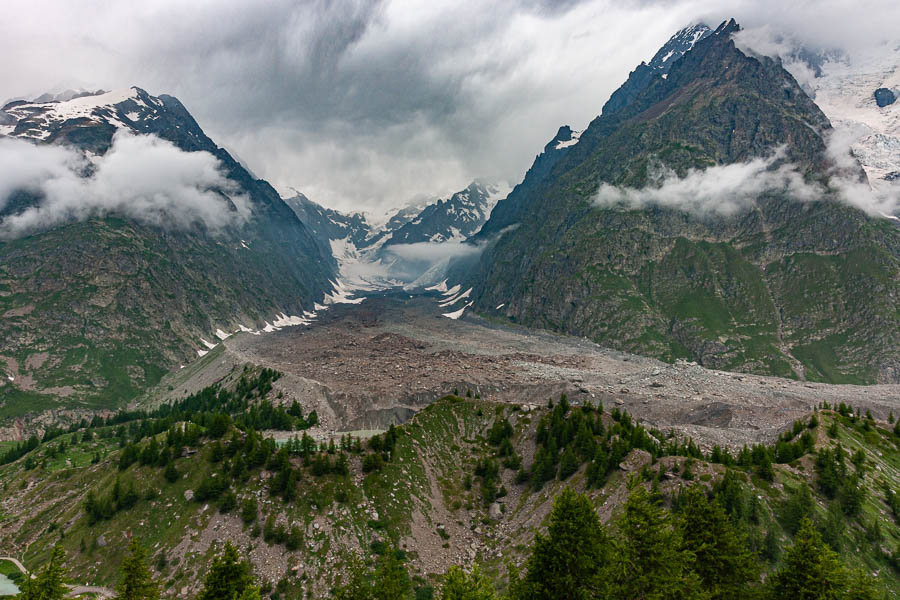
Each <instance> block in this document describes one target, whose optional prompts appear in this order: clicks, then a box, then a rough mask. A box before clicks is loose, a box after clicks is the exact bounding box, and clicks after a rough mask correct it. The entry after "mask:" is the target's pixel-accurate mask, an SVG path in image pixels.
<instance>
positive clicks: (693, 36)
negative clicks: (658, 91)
mask: <svg viewBox="0 0 900 600" xmlns="http://www.w3.org/2000/svg"><path fill="white" fill-rule="evenodd" d="M711 33H712V29H711V28H710V27H709V26H708V25H706V24H705V23H696V24H694V25H689V26H688V27H685V28H684V29H682V30H681V31H679V32H678V33H676V34H675V35H673V36H672V37H671V38H669V41H668V42H666V43H665V45H663V47H662V48H660V49H659V51H658V52H657V53H656V54H654V55H653V58H652V59H650V63H649V64H648V65H647V66H649V67H650V68H651V69H653V70H654V71H655V72H658V73H661V74H662V76H663V77H665V76H666V75H668V73H669V69H670V68H671V67H672V65H673V64H674V63H675V61H676V60H678V59H679V58H681V57H682V56H684V54H685V53H686V52H688V51H689V50H690V49H691V48H693V47H694V44H696V43H697V42H699V41H700V40H702V39H703V38H705V37H707V36H709V35H710V34H711Z"/></svg>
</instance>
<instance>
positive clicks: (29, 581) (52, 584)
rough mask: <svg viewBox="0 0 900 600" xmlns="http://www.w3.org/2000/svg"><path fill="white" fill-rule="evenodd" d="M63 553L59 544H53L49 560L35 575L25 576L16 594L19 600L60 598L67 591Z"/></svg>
mask: <svg viewBox="0 0 900 600" xmlns="http://www.w3.org/2000/svg"><path fill="white" fill-rule="evenodd" d="M64 559H65V553H64V552H63V548H62V546H60V545H59V544H57V545H55V546H53V552H52V553H51V554H50V560H49V561H48V562H47V564H46V565H44V568H43V569H41V571H40V572H39V573H38V574H37V576H36V577H34V578H31V577H27V576H26V577H25V580H24V581H23V582H22V589H21V591H20V592H19V595H18V596H16V597H17V598H19V599H20V600H62V599H63V597H64V596H65V595H66V593H67V592H68V591H69V590H68V588H67V587H66V585H65V584H64V583H63V580H64V579H65V577H66V570H65V569H64V568H63V565H62V563H63V560H64Z"/></svg>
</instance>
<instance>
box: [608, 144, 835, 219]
mask: <svg viewBox="0 0 900 600" xmlns="http://www.w3.org/2000/svg"><path fill="white" fill-rule="evenodd" d="M783 159H784V149H783V148H780V149H779V150H778V151H776V152H775V153H774V154H773V155H772V156H770V157H767V158H757V159H754V160H751V161H749V162H746V163H736V164H731V165H717V166H714V167H709V168H708V169H691V170H689V171H688V173H687V175H686V176H685V177H683V178H680V177H678V175H677V174H676V173H675V172H674V171H672V170H671V169H668V167H665V166H664V165H659V166H657V167H656V169H655V172H654V173H653V174H652V175H651V179H653V180H655V185H650V186H647V187H644V188H641V189H635V188H628V187H616V186H613V185H609V184H607V183H604V184H601V185H600V189H599V190H598V191H597V194H596V196H595V197H594V203H595V204H597V205H598V206H603V207H610V206H619V207H623V208H628V209H640V208H645V207H647V206H659V207H663V208H672V209H676V210H681V211H685V212H688V213H691V214H695V215H697V216H708V215H709V216H721V217H727V216H731V215H735V214H737V213H739V212H742V211H745V210H747V209H748V208H750V207H752V206H753V205H754V203H755V202H756V199H757V198H758V197H759V196H761V195H763V194H767V193H774V192H786V193H788V194H790V195H791V196H794V197H796V198H798V199H801V200H812V199H814V198H815V197H817V196H818V195H820V194H821V193H822V192H823V190H822V189H821V188H818V186H814V185H810V184H808V183H806V182H804V181H803V176H802V175H801V174H800V173H798V172H797V170H796V169H795V168H794V167H793V166H792V165H790V164H787V163H783V162H782V161H783ZM779 163H780V164H779Z"/></svg>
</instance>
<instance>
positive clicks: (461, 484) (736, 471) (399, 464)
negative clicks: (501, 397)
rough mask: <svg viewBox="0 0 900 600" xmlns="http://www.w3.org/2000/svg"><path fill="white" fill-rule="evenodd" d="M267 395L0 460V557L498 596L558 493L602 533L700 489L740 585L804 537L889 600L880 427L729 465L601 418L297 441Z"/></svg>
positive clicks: (466, 420)
mask: <svg viewBox="0 0 900 600" xmlns="http://www.w3.org/2000/svg"><path fill="white" fill-rule="evenodd" d="M280 379H281V376H280V374H279V373H278V372H276V371H273V370H270V369H262V368H259V367H254V366H252V365H246V366H244V367H243V368H237V369H234V370H232V372H231V373H230V374H228V375H227V376H226V377H225V378H224V379H222V380H221V381H220V382H219V384H217V385H216V386H212V387H209V388H206V389H203V390H201V391H199V392H197V393H195V394H192V395H191V396H189V397H188V398H185V399H183V400H181V401H179V402H176V403H174V404H172V405H163V406H161V407H158V408H157V409H154V411H152V412H149V413H124V412H122V413H118V414H116V415H112V416H110V417H109V418H106V419H104V418H100V417H97V418H96V419H94V420H93V421H92V422H84V423H82V424H80V426H79V424H75V425H74V426H73V427H72V428H71V429H70V430H67V431H62V430H52V429H51V430H48V431H47V432H45V434H44V436H43V438H42V439H34V440H33V441H29V442H23V443H21V444H19V445H10V446H7V447H6V448H5V451H4V454H3V455H2V462H3V463H4V464H3V465H2V466H0V488H2V491H3V494H2V501H0V519H2V525H3V526H2V528H0V548H2V550H3V552H4V553H6V554H9V555H13V556H17V557H20V558H22V559H23V562H24V563H25V565H26V566H27V567H28V568H31V569H35V568H37V566H39V565H41V564H43V563H44V562H45V561H46V560H47V558H48V557H49V555H50V552H51V549H52V547H53V545H54V544H56V543H59V544H61V545H62V547H63V548H64V550H65V553H66V556H67V567H68V568H69V570H70V572H71V573H72V574H73V575H72V576H73V578H75V579H76V580H77V581H79V582H81V583H84V584H90V585H99V586H105V587H114V586H115V584H116V581H117V578H118V568H119V563H120V561H121V558H122V557H123V556H124V555H125V550H126V547H127V545H128V543H129V538H130V536H137V537H138V538H139V539H140V540H141V541H142V543H143V544H144V545H145V546H146V547H147V548H149V549H150V555H149V560H150V563H151V565H152V573H153V576H154V577H155V578H157V579H158V580H159V581H160V582H161V583H162V584H163V588H164V589H165V590H167V592H168V593H169V595H171V596H173V597H178V598H188V597H193V595H194V594H195V593H196V591H197V590H198V588H199V586H200V584H201V582H202V580H203V577H204V575H205V573H206V572H207V569H208V566H209V564H210V562H211V560H212V559H213V557H214V556H216V555H218V554H219V553H220V552H221V550H222V543H223V541H225V540H230V541H231V542H233V543H234V544H235V546H236V547H237V548H239V549H240V550H241V553H242V554H244V555H246V556H247V557H248V558H249V559H250V561H251V562H252V563H253V564H254V572H255V575H256V578H257V581H258V582H259V583H260V585H261V586H262V589H263V590H264V594H267V595H271V594H272V593H273V592H275V593H276V594H277V595H278V597H292V596H294V595H297V594H301V593H306V594H308V595H310V597H315V598H319V597H329V590H330V589H331V588H332V587H333V586H336V585H341V584H342V583H345V582H346V580H347V577H349V576H350V575H351V574H352V573H353V572H354V569H357V568H358V561H359V558H358V557H359V556H361V557H362V560H363V561H364V562H366V561H371V562H372V563H380V561H382V560H383V559H384V557H385V554H386V553H390V555H391V556H396V557H397V558H398V559H399V560H400V562H401V563H402V566H403V569H404V570H405V571H406V572H407V573H408V574H409V577H410V578H411V583H410V593H412V591H413V588H415V589H422V590H423V591H422V592H421V593H423V594H424V593H427V591H426V590H427V589H428V588H434V587H436V586H437V585H439V583H440V581H441V580H442V577H443V574H444V573H445V571H446V570H447V568H448V566H449V565H452V564H461V565H464V566H471V565H473V564H478V565H480V568H481V570H482V572H483V573H485V574H486V576H487V578H488V580H489V581H490V584H491V586H492V587H493V586H496V587H497V588H498V589H504V588H505V587H506V586H507V585H508V583H509V579H508V574H507V564H508V563H510V562H512V564H517V565H523V564H525V562H526V560H527V559H528V556H529V554H530V551H531V545H532V542H533V541H534V536H535V533H536V532H539V531H542V530H543V529H544V528H545V527H546V525H547V518H548V515H549V514H550V511H551V508H552V506H553V502H554V499H555V498H556V497H557V496H558V495H559V494H560V492H561V491H562V490H563V489H564V488H565V487H572V488H574V489H575V490H578V491H584V492H585V493H586V494H587V497H588V499H589V502H590V505H591V506H592V507H593V510H595V511H596V514H597V516H598V518H599V521H600V522H602V523H604V524H605V526H606V527H608V528H610V532H614V531H616V527H619V526H620V523H621V519H622V518H623V517H622V516H623V514H626V512H627V510H628V508H627V507H628V502H629V500H628V499H629V497H630V496H632V495H633V493H634V490H635V489H636V487H637V488H641V489H642V490H643V492H642V493H644V494H649V496H648V497H653V498H656V499H658V500H661V501H662V505H663V506H664V507H665V508H666V509H667V510H669V511H671V512H672V514H673V515H674V516H675V517H678V516H679V515H680V514H681V512H682V511H683V510H685V506H686V502H688V501H689V500H688V496H686V491H687V489H688V488H689V487H691V486H699V489H700V490H701V493H702V494H703V495H705V496H706V497H708V498H709V499H712V500H715V502H716V503H717V504H718V505H719V506H720V507H721V510H723V511H724V512H725V514H727V515H728V519H729V520H730V522H731V523H732V525H733V527H735V528H736V530H737V531H739V532H740V534H741V536H742V539H743V540H744V542H742V547H744V548H745V549H746V552H748V553H749V556H751V557H752V562H753V564H754V565H755V567H754V568H755V569H757V570H758V572H760V573H762V572H770V573H773V572H776V571H778V570H779V569H780V568H781V567H782V565H783V564H784V563H783V560H784V559H785V554H784V551H785V549H786V548H787V547H788V546H790V545H791V544H792V543H793V541H794V539H795V536H797V535H801V533H802V531H801V530H802V527H803V523H804V519H807V520H809V522H810V523H811V524H812V526H813V527H814V528H815V529H816V531H818V532H819V535H821V536H822V538H823V539H824V540H825V541H826V542H827V543H828V545H829V546H830V547H831V548H833V549H834V551H836V552H838V553H839V556H840V561H841V562H842V563H844V564H845V565H847V567H849V568H852V569H861V570H863V572H865V573H867V574H868V577H870V578H872V581H873V582H874V585H876V586H877V587H879V588H881V589H883V590H884V591H886V592H889V593H897V592H898V591H900V575H898V574H900V566H898V562H897V561H898V558H897V557H898V554H897V547H898V543H900V529H898V526H897V523H898V519H900V512H898V511H900V505H898V501H897V496H896V490H897V488H898V486H900V463H897V457H898V456H900V452H898V451H897V450H898V444H900V427H898V426H896V425H894V424H891V423H888V422H876V421H875V420H874V419H872V418H871V416H869V415H865V414H858V413H857V412H856V411H854V410H853V409H852V408H851V407H849V406H846V405H843V404H842V405H840V406H837V407H831V406H829V407H820V408H819V409H818V410H817V411H816V412H815V413H811V414H810V416H809V418H808V419H805V420H803V421H798V422H797V423H795V424H794V426H793V427H792V428H790V429H788V430H787V431H785V432H782V433H781V434H780V435H779V437H778V439H777V441H774V442H773V443H771V444H769V445H757V446H754V447H752V448H749V447H744V448H731V449H728V448H722V447H719V446H713V447H711V448H710V447H707V446H706V445H705V444H703V441H702V440H691V439H688V438H684V437H679V436H675V435H673V434H670V433H667V432H663V431H656V430H654V429H652V428H645V427H644V426H642V425H641V424H640V423H638V422H637V421H636V420H635V419H634V418H633V417H632V416H631V415H629V414H628V413H625V412H623V411H621V410H620V409H619V408H617V407H616V408H613V409H612V410H609V409H608V408H604V407H602V406H598V405H595V404H585V405H584V406H575V405H570V404H569V403H568V402H567V400H566V398H565V397H560V398H556V399H555V401H554V400H551V401H550V402H549V403H548V404H547V405H543V406H536V405H533V404H521V405H520V404H505V403H493V402H487V401H484V400H481V399H479V398H477V397H474V396H475V394H472V393H471V392H469V391H461V390H456V391H457V392H458V393H459V394H460V395H453V394H450V395H448V396H447V397H445V398H443V399H441V400H440V401H437V402H435V403H433V404H432V405H430V406H429V407H428V408H426V409H424V410H422V411H421V412H419V413H418V414H416V415H415V416H414V417H413V418H412V420H410V421H409V422H407V423H405V424H403V425H401V426H397V427H391V428H390V429H388V430H387V431H385V432H383V433H380V434H377V435H375V436H373V437H370V438H368V439H367V440H366V439H359V438H358V435H359V434H336V435H335V436H334V437H332V438H331V439H320V440H318V441H317V440H314V439H313V438H312V437H310V436H308V435H307V428H308V427H310V425H311V424H313V423H314V421H315V418H314V417H313V415H312V414H311V413H309V412H308V409H305V408H304V407H302V406H300V405H295V404H286V403H283V401H282V400H281V399H280V390H281V383H280ZM262 431H267V432H268V433H265V434H261V433H260V432H262ZM369 435H371V433H370V434H369ZM276 440H280V441H276ZM802 535H805V534H802ZM417 593H418V592H417Z"/></svg>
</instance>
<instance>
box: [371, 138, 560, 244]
mask: <svg viewBox="0 0 900 600" xmlns="http://www.w3.org/2000/svg"><path fill="white" fill-rule="evenodd" d="M575 140H576V141H577V137H576V138H575ZM509 192H510V188H509V185H508V184H505V183H504V184H487V183H483V182H479V181H474V182H472V183H471V184H469V186H468V187H466V189H464V190H461V191H459V192H456V193H455V194H453V195H452V196H450V197H449V198H447V199H444V200H438V201H437V202H436V203H434V204H431V205H429V206H426V207H425V208H424V210H422V212H420V213H419V215H418V216H417V217H416V218H414V219H413V220H411V221H409V222H408V223H406V224H405V225H403V226H402V227H400V228H398V229H397V230H396V231H394V232H393V233H392V234H391V235H390V237H389V239H388V240H387V241H386V242H385V244H384V247H388V246H391V245H396V244H415V243H420V242H433V243H441V242H461V241H463V240H466V239H468V238H469V237H470V236H472V235H473V234H475V233H477V232H478V230H479V229H481V226H482V225H484V223H485V221H487V219H488V217H489V216H490V215H491V210H493V208H494V206H495V205H496V204H497V202H498V201H500V200H502V199H503V198H505V197H506V196H507V194H509Z"/></svg>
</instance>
